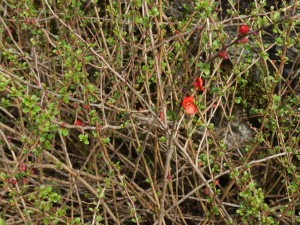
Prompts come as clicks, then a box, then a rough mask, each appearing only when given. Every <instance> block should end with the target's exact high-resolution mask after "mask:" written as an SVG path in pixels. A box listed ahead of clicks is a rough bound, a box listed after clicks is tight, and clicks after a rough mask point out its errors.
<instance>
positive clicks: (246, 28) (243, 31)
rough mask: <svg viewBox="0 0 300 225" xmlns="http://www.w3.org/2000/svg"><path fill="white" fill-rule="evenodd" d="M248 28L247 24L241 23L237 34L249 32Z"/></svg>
mask: <svg viewBox="0 0 300 225" xmlns="http://www.w3.org/2000/svg"><path fill="white" fill-rule="evenodd" d="M249 30H250V28H249V27H248V25H245V24H244V25H242V26H240V28H239V35H245V34H247V33H248V32H249Z"/></svg>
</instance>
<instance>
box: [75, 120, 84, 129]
mask: <svg viewBox="0 0 300 225" xmlns="http://www.w3.org/2000/svg"><path fill="white" fill-rule="evenodd" d="M74 125H75V126H82V127H84V126H85V123H84V122H82V121H81V120H79V119H77V120H76V121H75V123H74Z"/></svg>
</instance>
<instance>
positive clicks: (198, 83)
mask: <svg viewBox="0 0 300 225" xmlns="http://www.w3.org/2000/svg"><path fill="white" fill-rule="evenodd" d="M194 88H195V90H196V91H198V90H200V91H204V87H203V80H202V78H201V77H198V78H197V79H196V81H195V82H194Z"/></svg>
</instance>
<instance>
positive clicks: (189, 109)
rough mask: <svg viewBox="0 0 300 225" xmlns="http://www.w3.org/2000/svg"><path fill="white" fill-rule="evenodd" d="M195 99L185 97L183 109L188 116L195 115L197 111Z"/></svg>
mask: <svg viewBox="0 0 300 225" xmlns="http://www.w3.org/2000/svg"><path fill="white" fill-rule="evenodd" d="M194 101H195V99H194V97H193V96H189V97H184V98H183V101H182V107H183V108H184V110H185V112H186V113H187V114H190V115H192V114H194V113H196V111H197V106H196V105H195V104H194Z"/></svg>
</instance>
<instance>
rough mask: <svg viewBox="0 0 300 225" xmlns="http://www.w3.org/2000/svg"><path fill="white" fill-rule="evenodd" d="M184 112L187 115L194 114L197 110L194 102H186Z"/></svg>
mask: <svg viewBox="0 0 300 225" xmlns="http://www.w3.org/2000/svg"><path fill="white" fill-rule="evenodd" d="M185 112H186V113H187V114H189V115H192V114H195V113H196V112H197V106H196V105H194V103H191V104H188V105H187V107H186V108H185Z"/></svg>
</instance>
